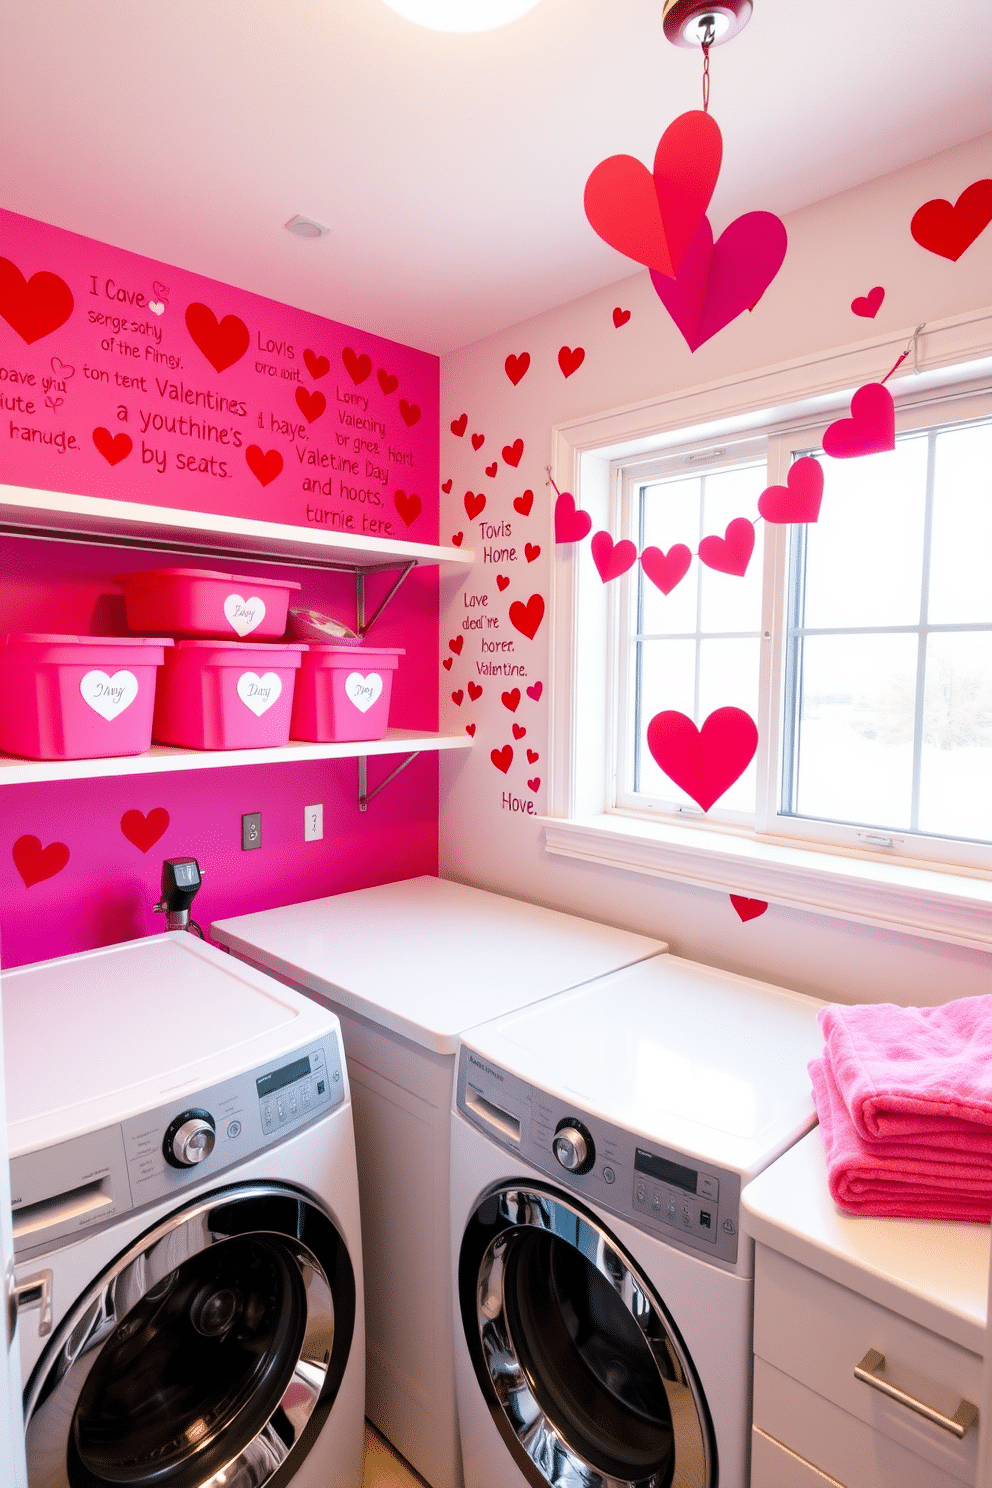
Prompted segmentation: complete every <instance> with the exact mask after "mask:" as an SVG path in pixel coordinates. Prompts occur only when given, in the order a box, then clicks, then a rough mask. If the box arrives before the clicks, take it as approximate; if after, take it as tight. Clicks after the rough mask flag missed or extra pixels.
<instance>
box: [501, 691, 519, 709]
mask: <svg viewBox="0 0 992 1488" xmlns="http://www.w3.org/2000/svg"><path fill="white" fill-rule="evenodd" d="M500 702H501V703H502V704H503V707H504V708H509V710H510V712H511V713H516V711H517V709H518V708H519V706H520V688H519V687H512V688H511V689H510V691H509V692H503V693H500Z"/></svg>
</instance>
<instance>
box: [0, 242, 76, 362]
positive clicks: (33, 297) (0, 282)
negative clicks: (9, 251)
mask: <svg viewBox="0 0 992 1488" xmlns="http://www.w3.org/2000/svg"><path fill="white" fill-rule="evenodd" d="M73 303H74V302H73V298H72V290H71V289H70V288H69V286H68V284H66V282H65V280H64V279H60V278H59V276H58V274H51V273H49V271H48V270H47V269H41V270H40V271H39V272H38V273H37V274H32V275H31V278H30V279H25V277H24V275H23V274H22V273H21V271H20V269H19V268H18V267H17V265H16V264H13V263H11V261H10V259H9V258H0V315H2V316H3V318H4V320H5V321H6V322H7V324H8V325H9V326H11V327H12V328H13V329H14V330H15V331H16V332H17V334H18V335H19V336H20V338H21V340H22V341H26V342H27V343H28V345H29V346H30V345H31V343H32V342H33V341H40V340H41V338H42V336H50V335H51V333H52V331H57V330H58V328H59V326H60V325H65V323H66V321H67V320H68V319H69V316H70V315H71V314H72V307H73Z"/></svg>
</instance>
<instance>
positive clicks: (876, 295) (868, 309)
mask: <svg viewBox="0 0 992 1488" xmlns="http://www.w3.org/2000/svg"><path fill="white" fill-rule="evenodd" d="M884 299H885V290H884V289H883V288H882V286H881V285H880V284H876V285H875V288H874V289H870V290H869V291H868V293H867V294H866V295H858V296H857V297H856V298H855V299H853V300H852V301H851V309H852V310H853V311H854V313H855V315H862V316H864V318H865V319H866V320H874V319H875V316H876V315H877V314H878V312H879V310H880V309H881V306H882V301H883V300H884Z"/></svg>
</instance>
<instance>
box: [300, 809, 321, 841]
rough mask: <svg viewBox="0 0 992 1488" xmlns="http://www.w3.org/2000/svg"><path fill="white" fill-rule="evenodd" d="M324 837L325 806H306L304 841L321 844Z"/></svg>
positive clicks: (304, 811)
mask: <svg viewBox="0 0 992 1488" xmlns="http://www.w3.org/2000/svg"><path fill="white" fill-rule="evenodd" d="M323 835H324V808H323V806H304V808H303V841H304V842H319V841H320V839H321V838H322V837H323Z"/></svg>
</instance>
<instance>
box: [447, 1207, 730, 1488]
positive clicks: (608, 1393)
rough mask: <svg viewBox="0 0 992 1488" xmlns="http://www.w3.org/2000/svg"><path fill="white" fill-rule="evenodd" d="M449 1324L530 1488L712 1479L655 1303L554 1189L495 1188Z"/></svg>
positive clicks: (702, 1419) (640, 1486)
mask: <svg viewBox="0 0 992 1488" xmlns="http://www.w3.org/2000/svg"><path fill="white" fill-rule="evenodd" d="M459 1291H460V1302H461V1312H462V1321H463V1325H464V1328H465V1335H466V1339H467V1341H468V1345H469V1351H470V1353H471V1355H472V1359H473V1363H474V1366H475V1370H476V1374H477V1376H478V1379H479V1382H480V1384H481V1386H482V1389H483V1392H484V1394H485V1397H486V1400H487V1403H488V1405H489V1408H490V1411H491V1413H492V1415H493V1418H494V1420H495V1422H496V1425H497V1426H498V1428H499V1430H500V1433H501V1435H502V1436H503V1438H504V1440H505V1441H506V1443H507V1445H508V1447H509V1448H510V1451H511V1454H512V1455H513V1457H514V1459H515V1460H516V1461H517V1463H518V1465H519V1467H520V1468H521V1471H522V1472H523V1474H524V1476H525V1477H526V1478H527V1480H528V1482H530V1483H532V1484H534V1485H535V1488H545V1485H547V1484H551V1485H562V1488H564V1485H566V1484H567V1485H568V1488H632V1485H637V1488H669V1485H673V1484H677V1485H678V1488H712V1485H713V1484H714V1483H715V1482H716V1471H715V1452H714V1447H713V1436H712V1429H711V1426H710V1422H709V1417H708V1413H707V1410H706V1405H705V1402H704V1400H703V1396H702V1391H701V1388H700V1386H699V1382H698V1379H697V1378H696V1374H695V1371H694V1370H693V1368H692V1364H691V1361H690V1360H689V1358H688V1356H687V1354H686V1352H685V1348H684V1346H683V1344H682V1341H681V1339H680V1338H679V1335H678V1332H677V1330H676V1329H675V1326H674V1323H673V1322H672V1320H671V1318H670V1317H669V1316H668V1314H667V1312H666V1310H665V1308H664V1307H663V1305H662V1303H661V1301H660V1300H659V1299H658V1298H657V1297H656V1296H655V1294H654V1293H653V1291H652V1288H651V1285H650V1283H649V1282H648V1281H646V1280H645V1278H644V1277H643V1276H642V1275H640V1274H639V1272H638V1271H637V1270H636V1268H635V1267H634V1265H633V1262H632V1261H631V1259H630V1258H629V1257H628V1256H627V1254H626V1253H625V1252H624V1251H623V1250H622V1248H621V1247H620V1245H619V1243H618V1242H617V1241H616V1240H615V1239H613V1237H612V1236H611V1235H609V1233H608V1232H607V1231H605V1230H604V1229H603V1228H602V1226H601V1225H599V1224H598V1223H597V1221H596V1220H595V1219H594V1218H593V1217H592V1216H591V1215H589V1214H587V1213H586V1212H585V1211H584V1210H581V1209H580V1208H578V1207H577V1206H576V1205H574V1204H572V1203H570V1202H569V1201H568V1200H566V1199H564V1198H563V1197H562V1196H561V1194H560V1192H558V1191H557V1190H551V1189H545V1188H543V1186H540V1185H530V1186H528V1187H527V1188H526V1189H524V1188H517V1187H509V1186H507V1187H503V1188H500V1189H499V1190H497V1191H496V1192H495V1193H492V1194H490V1195H489V1196H488V1197H487V1198H486V1199H485V1200H484V1201H483V1202H482V1203H481V1204H480V1205H479V1206H478V1208H477V1209H476V1212H475V1214H474V1216H473V1218H472V1221H471V1222H470V1224H469V1226H468V1227H467V1229H466V1233H465V1236H464V1239H463V1243H462V1250H461V1257H460V1264H459Z"/></svg>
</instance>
